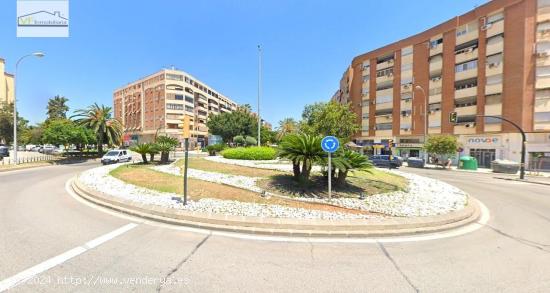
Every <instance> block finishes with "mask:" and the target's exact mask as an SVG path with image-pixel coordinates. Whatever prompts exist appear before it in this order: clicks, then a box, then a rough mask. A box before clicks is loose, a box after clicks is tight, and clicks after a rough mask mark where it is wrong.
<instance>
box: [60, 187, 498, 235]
mask: <svg viewBox="0 0 550 293" xmlns="http://www.w3.org/2000/svg"><path fill="white" fill-rule="evenodd" d="M72 180H73V179H70V180H69V181H67V183H66V184H65V190H66V191H67V192H68V193H69V194H70V195H71V196H72V197H73V198H74V199H75V200H76V201H78V202H80V203H82V204H84V205H87V206H89V207H91V208H93V209H96V210H100V211H102V212H105V213H107V214H110V215H112V216H115V217H119V218H122V219H126V220H130V221H133V222H137V223H140V224H145V225H149V226H155V227H161V228H168V229H172V230H178V231H185V232H190V233H197V234H211V235H213V236H222V237H228V238H236V239H244V240H258V241H271V242H299V243H309V242H311V243H373V244H377V243H399V242H418V241H428V240H438V239H444V238H451V237H457V236H461V235H464V234H468V233H471V232H474V231H476V230H478V229H480V228H482V227H483V226H484V225H485V224H487V222H489V219H490V212H489V209H488V208H487V207H486V206H485V205H484V204H483V203H482V202H481V201H479V200H478V201H477V203H478V204H479V208H480V214H481V215H480V217H479V220H478V221H477V222H474V223H471V224H468V225H466V226H463V227H459V228H456V229H453V230H449V231H443V232H436V233H429V234H423V235H411V236H390V237H378V238H368V237H365V238H335V237H324V238H323V237H285V236H264V235H254V234H244V233H235V232H223V231H216V230H207V229H200V228H193V227H185V226H180V225H174V224H167V223H161V222H156V221H152V220H146V219H143V218H139V217H136V216H131V215H128V214H124V213H119V212H116V211H114V210H111V209H109V208H106V207H102V206H99V205H96V204H93V203H91V202H89V201H87V200H85V199H83V198H81V197H80V196H79V195H78V194H76V193H75V192H74V191H73V190H72V189H71V181H72Z"/></svg>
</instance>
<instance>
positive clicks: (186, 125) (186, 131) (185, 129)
mask: <svg viewBox="0 0 550 293" xmlns="http://www.w3.org/2000/svg"><path fill="white" fill-rule="evenodd" d="M182 121H183V125H182V130H183V131H182V135H183V138H189V137H190V136H191V133H190V132H189V128H190V127H189V126H190V124H191V123H190V121H189V115H185V116H183V120H182Z"/></svg>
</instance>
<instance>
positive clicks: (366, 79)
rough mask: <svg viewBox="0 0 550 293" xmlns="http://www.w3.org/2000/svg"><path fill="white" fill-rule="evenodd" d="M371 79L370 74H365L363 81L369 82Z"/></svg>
mask: <svg viewBox="0 0 550 293" xmlns="http://www.w3.org/2000/svg"><path fill="white" fill-rule="evenodd" d="M369 79H370V75H368V74H367V75H363V82H368V81H369Z"/></svg>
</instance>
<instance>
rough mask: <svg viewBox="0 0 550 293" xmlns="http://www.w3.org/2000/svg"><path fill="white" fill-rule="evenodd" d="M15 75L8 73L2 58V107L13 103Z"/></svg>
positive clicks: (0, 90)
mask: <svg viewBox="0 0 550 293" xmlns="http://www.w3.org/2000/svg"><path fill="white" fill-rule="evenodd" d="M13 82H14V80H13V75H12V74H9V73H7V72H6V62H5V61H4V59H2V58H0V107H1V106H2V105H4V104H11V103H13V98H14V83H13Z"/></svg>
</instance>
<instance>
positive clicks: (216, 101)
mask: <svg viewBox="0 0 550 293" xmlns="http://www.w3.org/2000/svg"><path fill="white" fill-rule="evenodd" d="M113 105H114V115H115V118H118V119H120V121H121V122H122V124H123V125H124V132H125V138H124V141H125V143H127V144H128V143H131V142H150V141H152V140H153V139H154V137H155V135H159V134H166V135H169V136H172V137H175V138H177V139H179V140H181V139H182V130H181V128H180V127H181V124H182V119H183V117H184V115H190V121H191V127H190V128H191V129H190V130H191V131H190V133H191V139H190V142H191V146H192V147H194V146H195V145H196V144H199V145H202V146H204V145H205V143H206V141H207V138H208V128H207V127H206V120H207V118H208V115H209V114H210V113H215V114H217V113H223V112H230V111H233V110H235V109H236V108H237V104H236V103H235V102H233V101H232V100H230V99H229V98H228V97H226V96H224V95H222V94H220V93H219V92H217V91H215V90H214V89H213V88H212V87H209V86H208V85H206V84H205V83H203V82H201V81H199V80H197V79H196V78H194V77H193V76H191V75H189V74H187V73H186V72H183V71H180V70H176V69H173V68H172V69H163V70H161V71H159V72H156V73H154V74H152V75H149V76H147V77H145V78H142V79H140V80H138V81H135V82H131V83H129V84H128V85H126V86H124V87H122V88H119V89H116V90H115V91H114V93H113Z"/></svg>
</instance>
